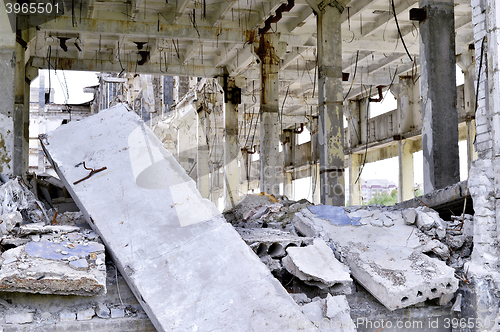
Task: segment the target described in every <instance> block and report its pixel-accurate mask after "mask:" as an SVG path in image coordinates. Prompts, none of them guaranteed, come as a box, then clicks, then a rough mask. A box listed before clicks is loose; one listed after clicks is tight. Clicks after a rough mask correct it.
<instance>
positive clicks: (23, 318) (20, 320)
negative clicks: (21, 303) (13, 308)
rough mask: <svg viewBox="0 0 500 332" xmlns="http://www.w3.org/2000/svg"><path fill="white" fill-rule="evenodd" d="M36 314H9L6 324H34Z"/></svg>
mask: <svg viewBox="0 0 500 332" xmlns="http://www.w3.org/2000/svg"><path fill="white" fill-rule="evenodd" d="M33 317H34V314H33V313H32V312H25V313H17V314H7V315H5V323H6V324H28V323H31V322H33Z"/></svg>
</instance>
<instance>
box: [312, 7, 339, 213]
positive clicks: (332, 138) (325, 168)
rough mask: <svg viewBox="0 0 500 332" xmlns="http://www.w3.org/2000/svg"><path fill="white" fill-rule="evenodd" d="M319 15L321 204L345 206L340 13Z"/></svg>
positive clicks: (332, 11)
mask: <svg viewBox="0 0 500 332" xmlns="http://www.w3.org/2000/svg"><path fill="white" fill-rule="evenodd" d="M316 14H317V15H316V18H317V29H318V45H317V49H318V73H319V76H318V98H319V160H320V182H321V184H320V185H321V203H322V204H326V205H335V206H344V205H345V191H344V146H343V145H344V125H343V105H342V104H343V95H342V36H341V35H342V34H341V26H340V25H341V22H342V21H341V12H340V11H339V9H338V8H337V7H336V6H335V5H334V3H330V4H329V5H327V6H325V7H324V8H322V9H320V10H319V11H318V12H316Z"/></svg>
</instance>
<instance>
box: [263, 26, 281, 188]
mask: <svg viewBox="0 0 500 332" xmlns="http://www.w3.org/2000/svg"><path fill="white" fill-rule="evenodd" d="M285 51H286V44H285V43H281V42H279V35H277V34H274V33H267V34H262V35H260V39H259V46H258V47H257V48H256V53H257V55H258V56H259V58H260V62H261V66H260V68H261V83H262V88H261V93H260V105H261V113H260V114H261V119H260V120H261V121H260V190H261V191H262V192H265V193H268V194H273V195H275V196H277V195H279V193H280V178H279V176H280V175H281V172H282V166H281V162H280V158H279V144H280V143H279V135H280V125H279V117H278V114H279V103H278V97H279V93H278V92H279V90H278V83H279V82H278V70H279V61H280V57H281V56H282V55H283V54H284V52H285Z"/></svg>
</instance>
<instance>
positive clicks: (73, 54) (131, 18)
mask: <svg viewBox="0 0 500 332" xmlns="http://www.w3.org/2000/svg"><path fill="white" fill-rule="evenodd" d="M54 1H57V0H54ZM64 1H65V3H64V8H65V11H64V13H59V15H56V16H46V15H45V16H44V15H38V16H33V15H32V16H30V17H29V19H28V20H29V22H28V23H29V25H30V27H31V28H32V29H31V31H32V32H31V33H30V41H29V44H28V52H29V57H30V61H31V62H32V64H33V65H34V66H35V67H39V68H49V66H51V67H57V68H58V69H73V70H90V71H110V72H118V73H120V72H130V73H152V74H162V75H173V76H175V75H183V76H198V77H216V76H218V75H221V74H222V73H223V70H224V69H223V68H224V67H225V68H226V69H227V70H228V71H229V74H230V75H231V76H244V77H246V78H247V80H246V84H245V86H244V87H243V89H242V92H243V102H244V103H245V104H247V106H250V108H251V106H252V105H254V106H258V102H259V98H258V94H259V90H260V80H259V65H258V64H257V62H256V59H257V57H256V56H255V54H254V51H253V45H252V43H253V42H254V40H255V36H257V35H258V33H259V29H264V30H268V31H269V32H275V33H279V34H280V40H281V41H284V42H286V43H287V44H288V46H287V51H286V53H285V54H284V56H283V57H282V59H281V64H280V73H279V76H280V99H282V100H283V98H284V96H285V94H286V95H287V97H288V98H285V99H288V101H287V102H286V103H285V104H286V105H285V108H286V110H285V112H286V113H287V114H289V115H300V114H304V113H305V112H307V113H309V112H310V111H311V112H315V107H314V106H315V105H316V104H317V101H316V100H317V91H316V90H317V89H316V83H315V80H316V78H317V72H316V47H315V45H316V17H315V16H314V14H313V12H312V10H311V8H310V7H309V5H308V4H307V3H306V1H305V0H264V1H262V0H91V1H90V2H89V1H88V0H86V1H83V2H81V0H69V2H68V0H64ZM412 8H418V1H415V0H353V1H351V2H350V3H349V4H348V5H347V6H346V8H345V10H344V11H343V13H342V40H343V43H342V48H343V49H342V52H343V56H342V57H343V63H342V70H343V72H344V73H348V74H349V79H348V80H347V81H344V82H343V86H344V95H345V96H346V97H347V98H348V99H357V98H360V97H361V96H364V97H366V96H367V95H366V94H367V91H370V90H371V91H372V94H376V93H377V89H376V88H373V89H370V87H371V86H372V87H377V86H380V85H382V86H384V87H386V88H387V87H388V86H389V85H390V84H391V82H394V83H397V80H398V76H400V75H412V76H414V77H416V78H418V75H419V74H418V72H419V70H418V65H419V56H418V55H419V29H418V22H417V21H410V19H409V11H410V9H412ZM394 14H395V15H394ZM395 16H396V17H397V21H398V24H399V28H400V32H401V36H402V38H403V40H404V42H405V44H406V46H407V49H408V53H407V52H406V51H405V48H404V47H403V43H402V42H401V38H400V36H399V31H398V28H397V25H396V21H395ZM270 17H271V18H273V17H274V19H269V18H270ZM270 21H273V22H274V23H269V22H270ZM471 21H472V16H471V5H470V1H467V0H455V28H456V54H461V53H465V52H466V50H467V49H468V47H469V44H471V43H472V42H473V32H472V23H471ZM347 94H348V95H347ZM256 96H257V97H256Z"/></svg>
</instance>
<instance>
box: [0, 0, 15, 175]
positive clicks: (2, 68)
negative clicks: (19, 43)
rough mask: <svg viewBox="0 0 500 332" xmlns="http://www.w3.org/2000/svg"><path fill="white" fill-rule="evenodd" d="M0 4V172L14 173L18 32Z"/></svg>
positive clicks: (2, 4) (3, 4)
mask: <svg viewBox="0 0 500 332" xmlns="http://www.w3.org/2000/svg"><path fill="white" fill-rule="evenodd" d="M4 6H5V2H2V3H1V4H0V77H1V79H0V96H1V100H2V101H1V102H0V123H1V126H0V173H3V174H7V175H12V174H14V166H13V156H14V135H12V133H13V132H14V103H15V92H14V77H15V73H16V57H15V56H16V34H15V30H14V29H15V27H12V26H11V22H10V21H9V17H8V16H7V14H6V11H5V8H4Z"/></svg>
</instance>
